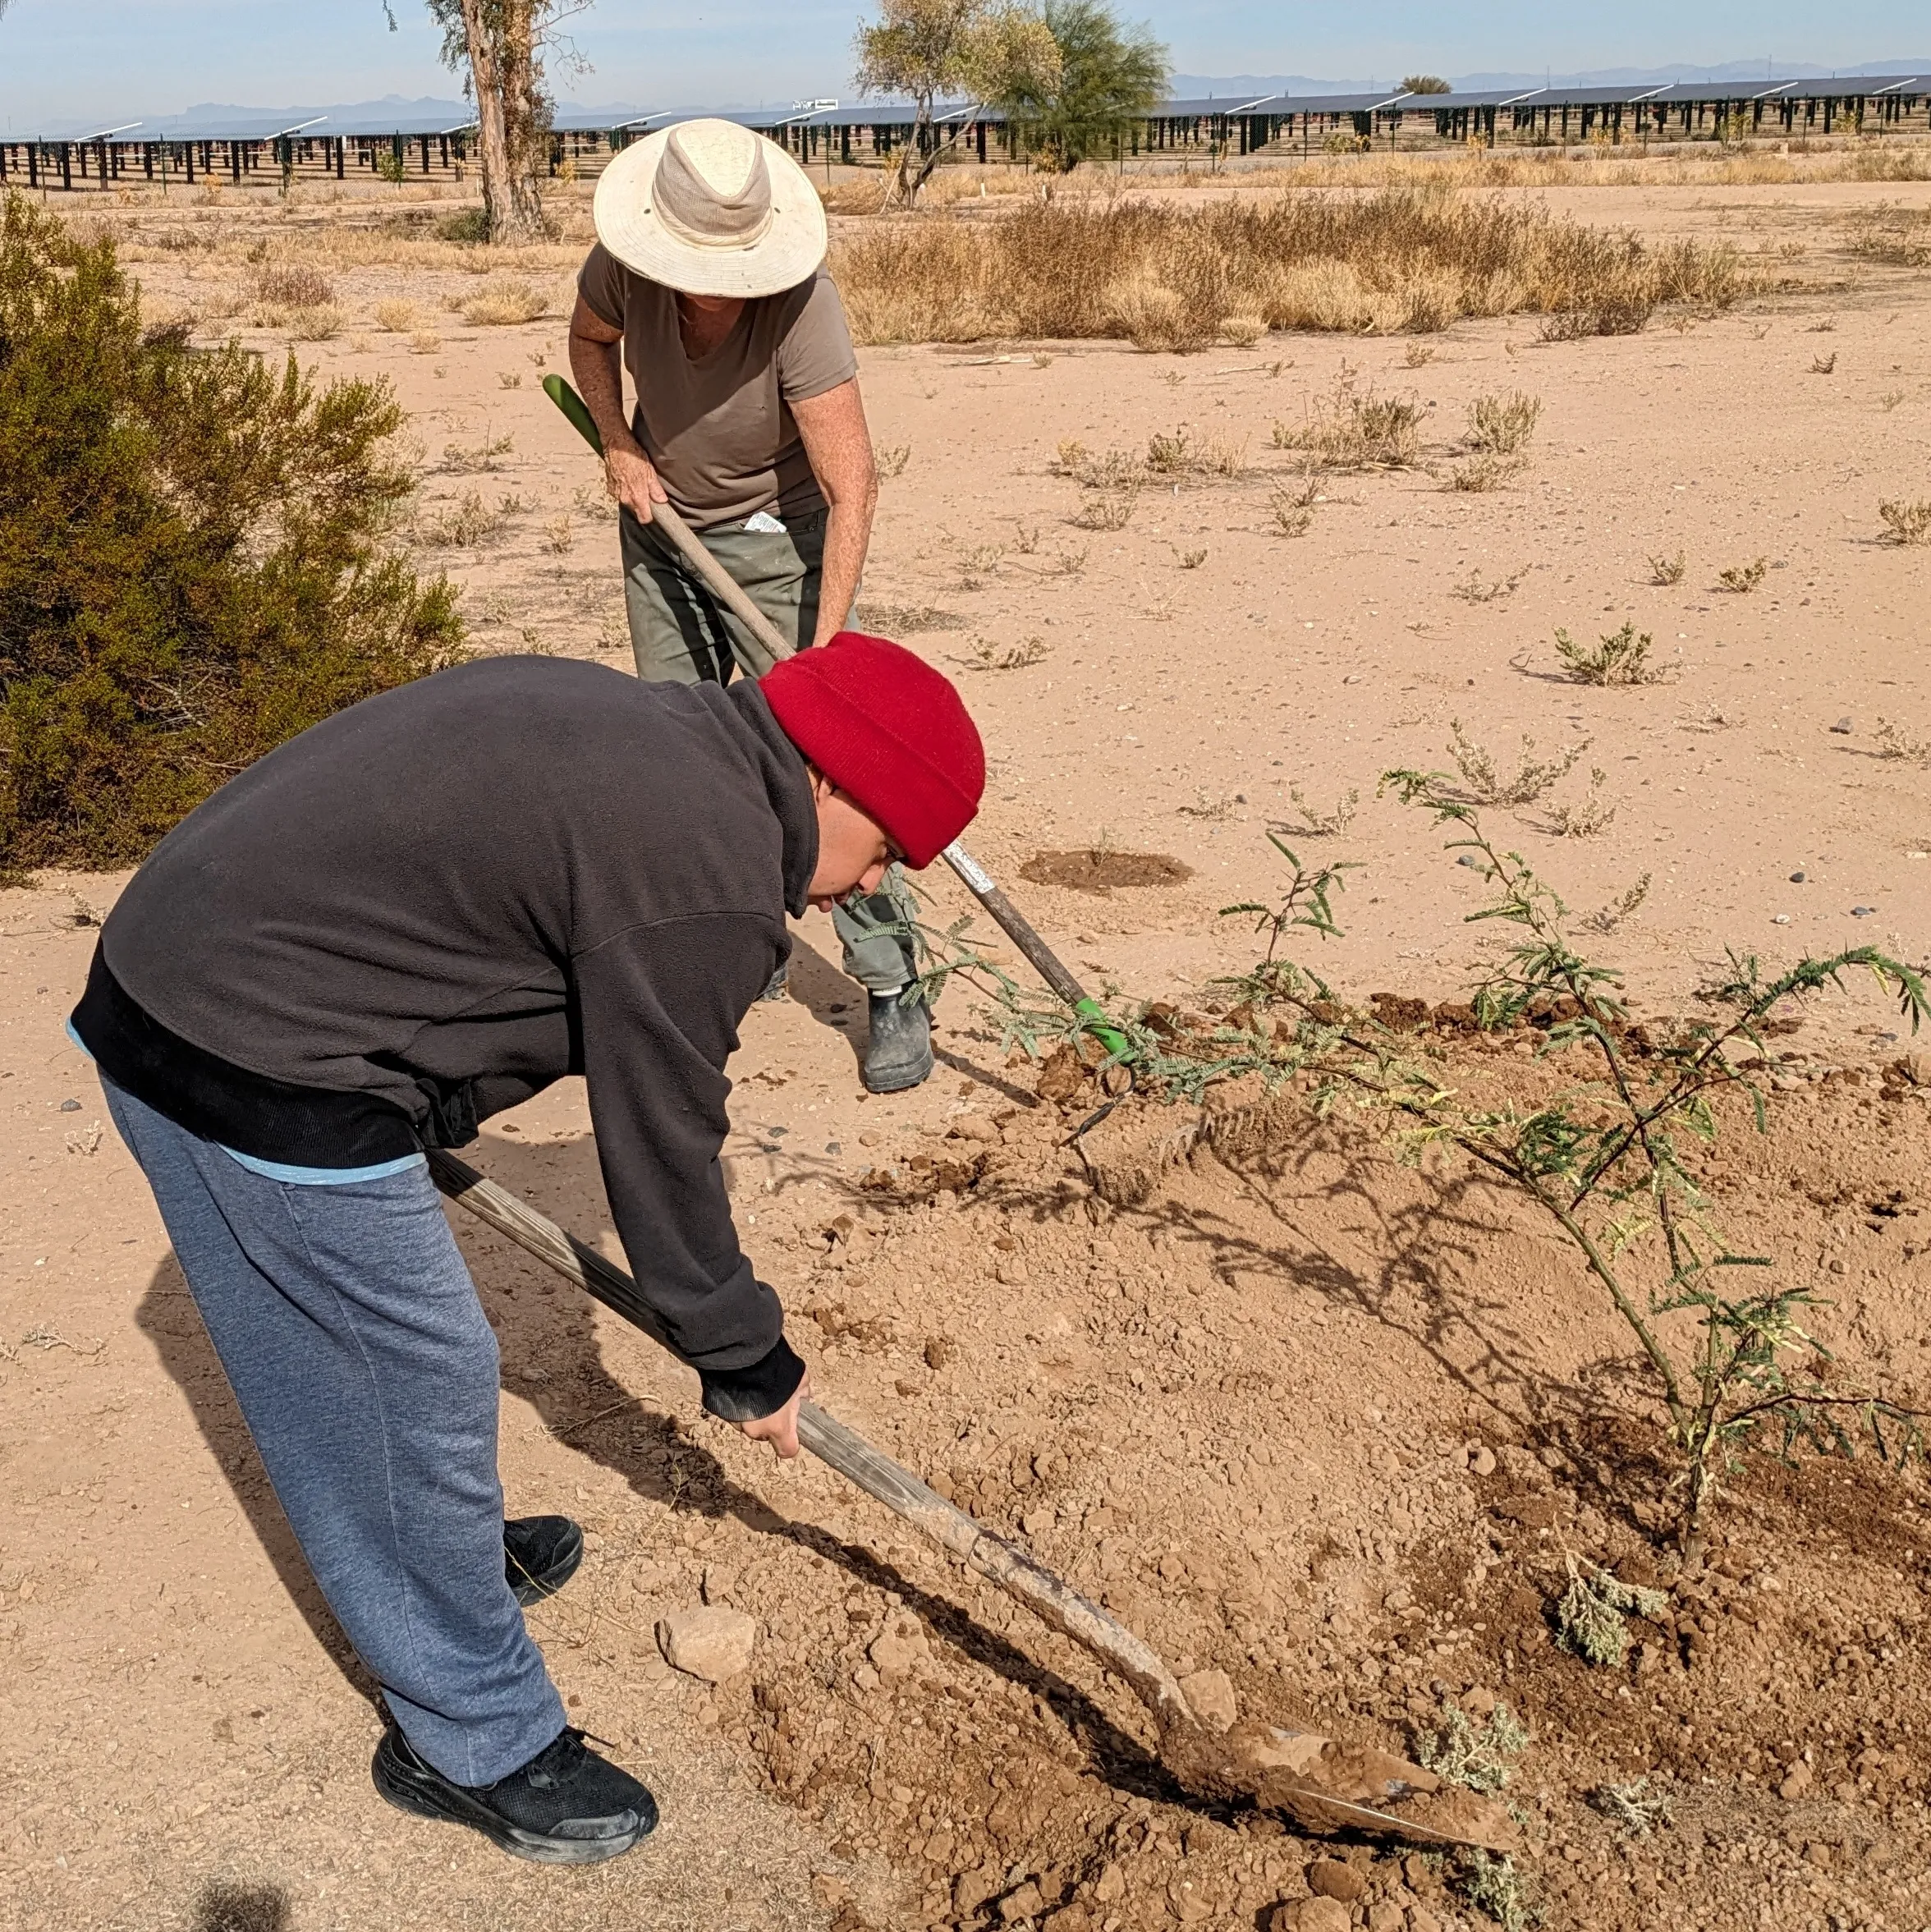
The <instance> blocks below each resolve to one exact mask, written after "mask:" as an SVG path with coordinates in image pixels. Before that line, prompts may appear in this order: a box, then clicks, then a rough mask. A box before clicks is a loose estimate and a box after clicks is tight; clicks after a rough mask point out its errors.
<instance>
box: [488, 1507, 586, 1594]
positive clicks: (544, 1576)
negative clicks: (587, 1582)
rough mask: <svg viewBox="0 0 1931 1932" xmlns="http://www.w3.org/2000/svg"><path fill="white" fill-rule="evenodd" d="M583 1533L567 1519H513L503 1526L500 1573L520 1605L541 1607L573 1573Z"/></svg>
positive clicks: (539, 1517) (581, 1546) (538, 1517)
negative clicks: (501, 1570)
mask: <svg viewBox="0 0 1931 1932" xmlns="http://www.w3.org/2000/svg"><path fill="white" fill-rule="evenodd" d="M583 1553H584V1540H583V1531H582V1530H580V1529H579V1528H578V1527H577V1526H576V1524H575V1523H573V1522H571V1520H570V1518H569V1517H566V1516H525V1517H512V1518H511V1521H508V1522H507V1523H505V1524H504V1525H503V1574H504V1575H505V1576H507V1577H508V1579H509V1583H510V1588H511V1590H514V1591H515V1592H516V1601H517V1602H518V1603H520V1604H540V1603H541V1602H542V1601H543V1600H544V1598H545V1597H547V1596H554V1595H556V1594H557V1591H558V1590H561V1589H562V1587H563V1586H564V1585H565V1584H566V1583H567V1582H568V1581H570V1579H571V1577H572V1576H575V1575H576V1567H577V1565H578V1564H579V1563H581V1562H582V1561H583Z"/></svg>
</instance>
